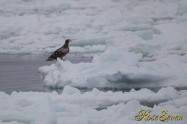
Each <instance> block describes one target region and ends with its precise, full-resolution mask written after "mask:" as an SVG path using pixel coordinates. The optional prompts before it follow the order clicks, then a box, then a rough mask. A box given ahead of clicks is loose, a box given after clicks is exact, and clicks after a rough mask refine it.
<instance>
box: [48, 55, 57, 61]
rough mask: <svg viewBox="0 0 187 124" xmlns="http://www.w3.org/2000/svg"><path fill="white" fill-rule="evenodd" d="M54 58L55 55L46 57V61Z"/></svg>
mask: <svg viewBox="0 0 187 124" xmlns="http://www.w3.org/2000/svg"><path fill="white" fill-rule="evenodd" d="M53 60H55V59H54V57H53V55H51V56H49V57H48V58H47V59H46V61H53Z"/></svg>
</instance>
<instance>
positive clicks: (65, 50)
mask: <svg viewBox="0 0 187 124" xmlns="http://www.w3.org/2000/svg"><path fill="white" fill-rule="evenodd" d="M71 41H72V40H71V39H67V40H66V41H65V44H64V45H63V46H62V47H60V48H58V49H57V50H56V51H55V52H53V53H52V54H51V55H50V56H49V57H48V59H47V61H53V60H56V59H57V58H60V59H62V60H63V57H64V56H65V55H66V54H68V53H69V42H71Z"/></svg>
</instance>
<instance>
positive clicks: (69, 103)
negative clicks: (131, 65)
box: [0, 86, 187, 124]
mask: <svg viewBox="0 0 187 124" xmlns="http://www.w3.org/2000/svg"><path fill="white" fill-rule="evenodd" d="M186 98H187V92H186V91H176V90H175V89H173V88H171V87H168V88H162V89H160V90H159V91H158V92H157V93H154V92H152V91H150V90H148V89H141V90H139V91H135V90H131V91H130V92H124V93H123V92H121V91H120V92H112V91H108V92H102V91H99V90H97V89H93V90H92V91H90V92H86V93H81V92H80V91H79V90H78V89H76V88H73V87H71V86H65V88H64V90H63V92H62V94H58V93H56V92H52V93H39V92H19V93H17V92H13V93H12V94H11V95H7V94H5V93H3V92H0V123H1V124H20V123H21V124H62V123H63V124H77V123H81V124H90V123H92V124H124V123H125V124H128V123H131V124H145V123H151V124H163V123H169V124H185V123H186V122H187V119H186V117H187V100H186ZM152 103H154V104H156V105H154V106H152V105H151V104H152ZM144 104H146V105H147V104H150V106H149V107H148V106H144ZM140 110H145V111H147V110H150V111H151V113H149V114H150V115H152V116H153V115H158V116H161V112H162V111H163V110H167V111H168V113H167V114H166V116H168V115H173V116H174V115H180V116H181V117H184V118H182V120H178V121H176V120H171V119H168V120H167V118H166V117H165V119H162V118H160V119H158V120H154V121H152V120H149V121H148V120H145V119H146V117H144V118H143V119H142V120H141V121H136V120H135V119H137V120H138V119H140V118H137V117H136V115H137V114H138V112H139V111H140ZM163 121H164V122H163Z"/></svg>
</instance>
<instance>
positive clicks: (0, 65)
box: [0, 54, 92, 94]
mask: <svg viewBox="0 0 187 124" xmlns="http://www.w3.org/2000/svg"><path fill="white" fill-rule="evenodd" d="M47 57H48V55H0V92H1V91H3V92H6V93H8V94H10V93H12V92H13V91H39V92H48V91H51V89H49V88H46V87H44V86H43V79H42V77H41V76H40V74H39V72H38V68H39V67H41V66H44V65H50V64H52V63H55V61H52V62H51V61H45V60H46V58H47ZM66 59H67V60H69V61H71V62H72V63H79V62H91V61H92V58H91V57H83V56H82V55H74V54H69V55H68V56H67V57H66Z"/></svg>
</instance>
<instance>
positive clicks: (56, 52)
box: [53, 48, 69, 57]
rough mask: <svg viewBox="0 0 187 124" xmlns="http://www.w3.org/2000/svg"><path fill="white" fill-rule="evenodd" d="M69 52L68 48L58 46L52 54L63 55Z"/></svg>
mask: <svg viewBox="0 0 187 124" xmlns="http://www.w3.org/2000/svg"><path fill="white" fill-rule="evenodd" d="M68 52H69V48H59V49H57V50H56V51H55V52H54V53H53V54H54V55H55V56H58V57H60V56H65V55H66V54H67V53H68Z"/></svg>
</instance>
